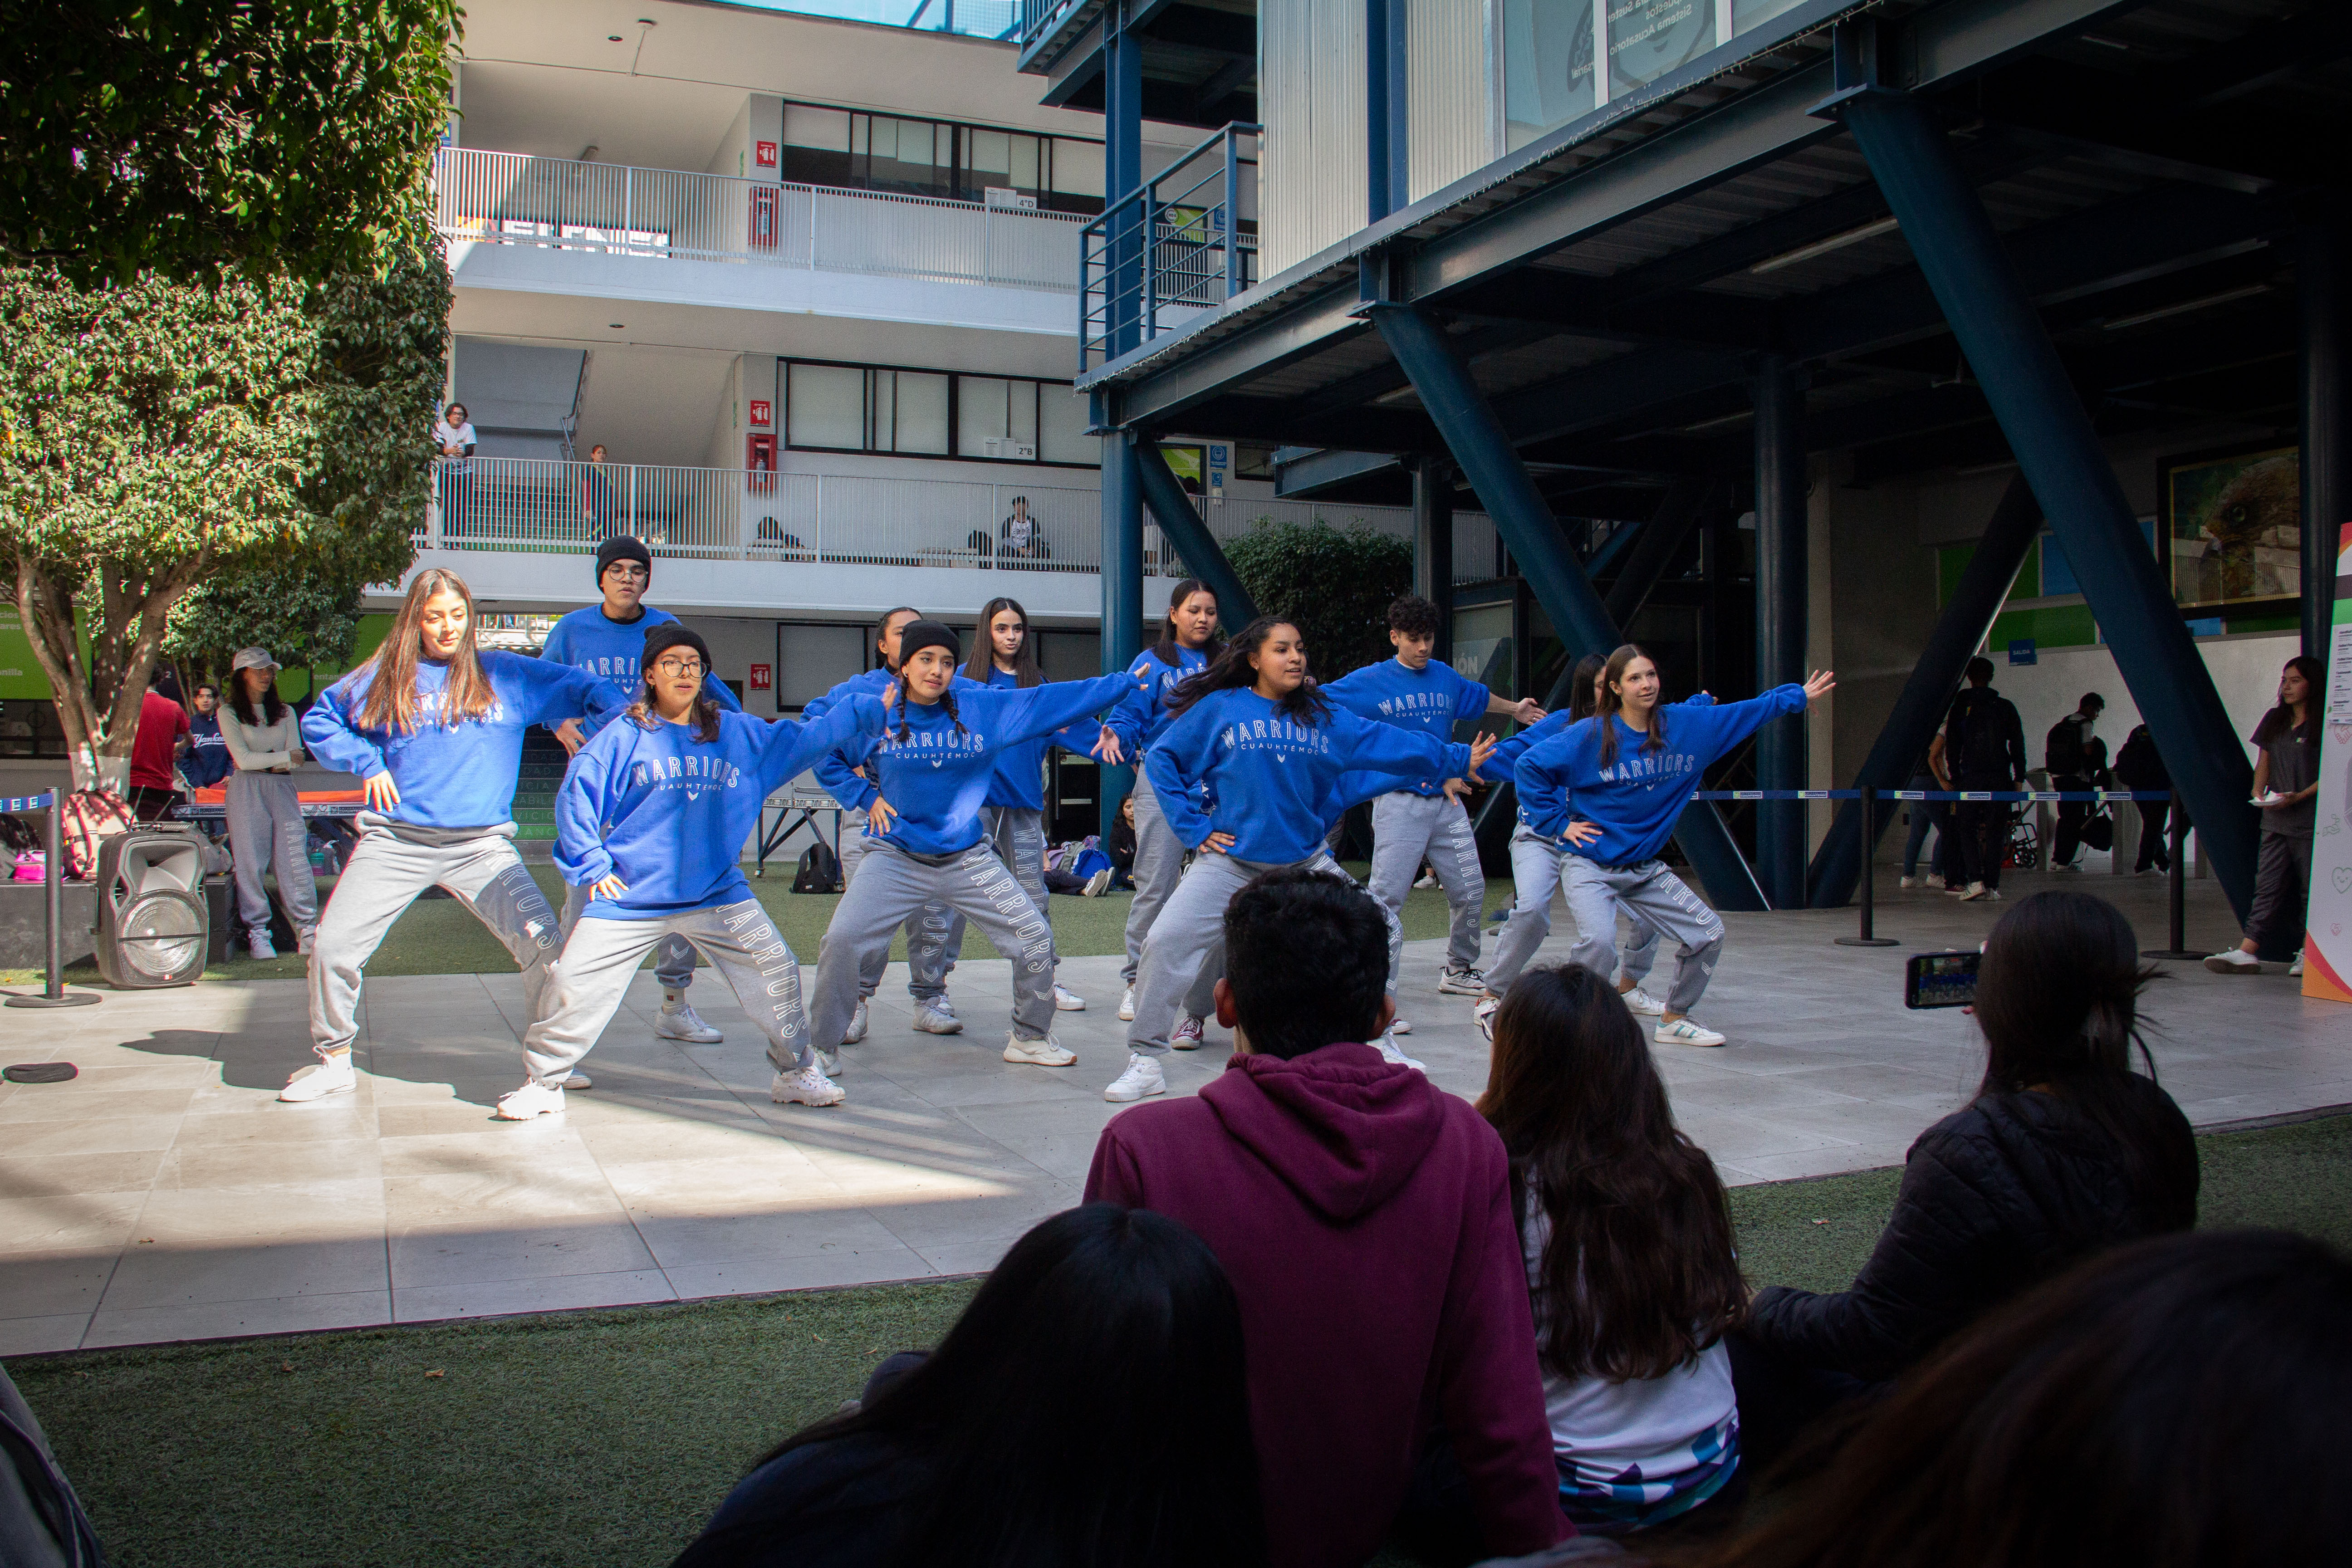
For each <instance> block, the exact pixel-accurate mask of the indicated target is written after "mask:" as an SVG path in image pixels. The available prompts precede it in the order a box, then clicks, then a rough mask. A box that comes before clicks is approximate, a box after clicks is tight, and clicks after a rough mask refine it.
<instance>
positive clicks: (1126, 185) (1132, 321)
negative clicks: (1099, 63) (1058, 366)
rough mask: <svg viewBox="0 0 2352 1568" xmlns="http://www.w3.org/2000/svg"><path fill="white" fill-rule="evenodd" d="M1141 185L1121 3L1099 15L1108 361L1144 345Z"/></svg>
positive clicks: (1132, 51)
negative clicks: (1107, 250)
mask: <svg viewBox="0 0 2352 1568" xmlns="http://www.w3.org/2000/svg"><path fill="white" fill-rule="evenodd" d="M1142 185H1143V40H1142V39H1140V38H1139V37H1135V36H1134V35H1133V34H1131V33H1129V31H1128V30H1127V4H1126V0H1112V4H1111V5H1110V6H1109V7H1108V9H1107V10H1106V11H1105V12H1104V16H1103V195H1104V196H1105V199H1106V201H1107V203H1108V206H1107V208H1106V210H1108V211H1110V212H1112V213H1113V214H1114V215H1115V216H1113V218H1112V220H1111V225H1110V236H1109V238H1110V256H1109V258H1108V260H1109V265H1108V268H1106V270H1107V271H1108V275H1109V285H1108V287H1109V299H1108V301H1107V304H1108V310H1107V311H1106V315H1107V317H1108V320H1107V321H1105V323H1104V326H1105V330H1106V331H1108V333H1109V335H1110V353H1111V357H1112V358H1114V359H1116V358H1117V357H1118V356H1119V355H1120V354H1123V353H1127V352H1129V350H1131V349H1133V348H1136V347H1137V346H1139V344H1140V343H1141V342H1143V317H1144V297H1143V290H1144V287H1145V279H1144V273H1145V261H1146V258H1147V255H1148V249H1149V245H1148V241H1149V235H1148V234H1147V232H1146V230H1145V227H1144V214H1143V204H1142V202H1141V200H1140V199H1137V200H1135V201H1131V202H1129V203H1128V205H1125V206H1121V205H1119V204H1120V202H1121V201H1122V200H1125V199H1126V198H1128V197H1129V196H1132V195H1135V194H1136V193H1137V192H1138V191H1139V190H1140V189H1141V188H1142Z"/></svg>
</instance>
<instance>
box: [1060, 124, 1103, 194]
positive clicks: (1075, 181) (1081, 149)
mask: <svg viewBox="0 0 2352 1568" xmlns="http://www.w3.org/2000/svg"><path fill="white" fill-rule="evenodd" d="M1054 189H1055V190H1056V191H1058V192H1061V193H1062V194H1064V195H1073V196H1099V195H1102V194H1103V150H1102V143H1101V142H1076V141H1072V140H1071V139H1069V138H1068V137H1065V136H1056V137H1055V138H1054Z"/></svg>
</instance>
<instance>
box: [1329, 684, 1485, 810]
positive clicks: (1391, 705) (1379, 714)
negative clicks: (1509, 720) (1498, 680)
mask: <svg viewBox="0 0 2352 1568" xmlns="http://www.w3.org/2000/svg"><path fill="white" fill-rule="evenodd" d="M1323 695H1324V696H1326V697H1328V698H1329V699H1330V700H1332V701H1334V702H1337V703H1339V705H1340V706H1341V707H1343V708H1345V709H1347V710H1348V711H1349V712H1350V713H1353V714H1355V715H1356V716H1357V717H1358V718H1360V719H1376V720H1379V721H1381V722H1383V723H1388V724H1397V725H1401V726H1402V727H1403V728H1405V729H1408V730H1418V731H1422V732H1423V733H1424V734H1429V735H1434V736H1436V737H1437V738H1438V739H1439V740H1441V741H1451V740H1452V739H1453V738H1454V725H1455V724H1457V723H1459V722H1461V721H1463V720H1465V719H1476V718H1479V717H1481V716H1482V715H1484V714H1485V713H1486V703H1487V701H1488V700H1489V696H1490V694H1489V693H1488V691H1487V690H1486V688H1485V687H1484V686H1481V685H1480V684H1479V683H1478V682H1476V681H1475V680H1472V679H1468V678H1467V677H1465V675H1463V674H1462V673H1461V671H1459V670H1457V669H1455V668H1454V667H1453V666H1452V665H1450V664H1440V663H1438V662H1437V660H1435V659H1431V660H1430V661H1429V663H1428V664H1426V665H1425V666H1423V668H1419V669H1411V668H1406V666H1405V663H1404V661H1403V660H1402V659H1396V658H1384V659H1382V660H1381V662H1380V663H1378V664H1368V665H1366V666H1364V668H1361V669H1353V670H1349V672H1348V673H1347V674H1345V675H1343V676H1341V677H1340V678H1339V679H1337V680H1335V681H1333V682H1332V683H1331V684H1330V685H1328V686H1327V687H1325V688H1323ZM1444 785H1445V781H1444V779H1415V780H1413V781H1412V783H1411V784H1407V785H1405V786H1404V787H1405V789H1406V790H1407V791H1408V792H1410V793H1412V794H1413V795H1437V794H1439V793H1440V792H1441V791H1442V790H1443V789H1444ZM1389 787H1390V789H1391V790H1393V789H1394V788H1395V787H1396V786H1395V785H1394V784H1391V785H1390V786H1389Z"/></svg>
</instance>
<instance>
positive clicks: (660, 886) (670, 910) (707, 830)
mask: <svg viewBox="0 0 2352 1568" xmlns="http://www.w3.org/2000/svg"><path fill="white" fill-rule="evenodd" d="M881 728H882V704H881V703H879V702H877V701H876V700H874V699H873V698H871V697H860V698H856V699H854V700H850V701H847V702H843V703H837V704H835V706H834V708H833V709H832V710H831V711H829V712H828V713H826V714H825V716H824V718H822V719H818V720H814V721H810V722H806V723H794V722H793V721H791V720H789V719H781V720H775V721H769V720H766V719H758V718H754V717H752V716H751V714H749V713H742V712H734V713H722V714H720V715H719V739H718V740H716V741H713V742H709V743H708V744H706V743H704V742H701V741H698V740H697V739H696V738H695V735H696V730H695V726H693V725H692V724H672V723H668V722H666V721H660V720H656V721H655V724H654V727H653V728H652V729H650V730H648V729H646V727H645V726H644V725H643V724H640V723H638V722H636V721H634V720H630V719H621V720H617V721H614V722H612V723H608V724H606V725H605V726H604V729H602V730H601V731H598V732H597V734H596V738H595V739H594V740H593V741H591V742H588V743H587V744H586V745H585V746H583V747H581V748H580V754H579V755H578V756H576V757H574V758H573V759H572V768H571V771H570V773H567V774H566V775H565V777H564V780H563V789H562V793H561V794H560V795H557V796H556V799H555V865H556V868H557V869H558V870H560V871H562V873H563V879H564V880H565V881H567V882H569V883H571V884H572V886H574V887H580V888H584V887H588V886H591V885H593V884H594V883H597V882H601V881H603V880H604V879H605V878H606V877H608V876H618V877H619V878H620V879H621V880H622V881H624V882H625V883H626V884H628V888H627V890H626V891H625V892H624V893H623V894H622V895H621V896H620V897H619V898H617V899H592V900H589V901H588V907H587V908H586V909H585V910H583V913H584V914H586V915H588V916H590V917H591V918H593V919H596V920H615V921H641V920H656V919H658V918H660V917H661V916H663V915H675V914H684V913H686V912H687V911H688V910H708V909H713V908H716V907H717V906H719V905H721V904H739V903H741V902H742V901H743V900H746V899H749V898H750V897H751V884H749V883H748V882H746V881H744V879H743V868H742V865H741V864H740V858H741V855H742V849H743V841H744V840H745V839H746V838H748V837H751V832H752V830H753V829H754V828H756V827H757V826H759V822H760V803H761V801H763V800H765V799H767V798H768V792H769V791H770V790H772V789H774V788H776V787H777V786H779V785H780V784H783V783H785V782H786V781H787V780H789V779H791V778H792V776H793V774H794V773H799V772H800V771H801V770H802V769H803V768H805V767H807V766H808V765H809V764H810V763H812V762H814V761H815V760H816V758H817V756H818V754H819V753H821V752H825V751H828V750H830V749H832V748H833V747H835V746H838V745H840V744H842V743H843V742H847V741H850V740H852V739H855V738H856V737H857V736H860V735H872V734H876V733H878V732H879V731H880V730H881Z"/></svg>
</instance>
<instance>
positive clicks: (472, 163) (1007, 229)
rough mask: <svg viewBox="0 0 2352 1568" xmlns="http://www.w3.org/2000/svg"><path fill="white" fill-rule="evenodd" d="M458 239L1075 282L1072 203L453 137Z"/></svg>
mask: <svg viewBox="0 0 2352 1568" xmlns="http://www.w3.org/2000/svg"><path fill="white" fill-rule="evenodd" d="M434 204H435V222H436V226H437V227H438V228H439V230H440V232H441V233H442V235H443V236H445V237H447V238H449V239H452V240H470V241H472V242H474V243H477V244H483V245H513V246H530V247H538V248H541V249H555V250H571V251H583V252H587V253H590V254H593V255H604V256H630V257H651V258H657V259H666V260H690V261H720V262H730V263H740V264H750V265H753V266H764V267H787V268H801V269H803V270H810V271H819V272H856V273H865V274H868V275H872V276H877V277H889V278H926V279H942V280H945V281H950V282H958V283H992V284H997V285H1000V286H1003V287H1006V288H1014V289H1051V290H1055V291H1059V292H1075V291H1076V289H1077V287H1078V268H1077V266H1076V261H1075V258H1073V257H1072V256H1071V254H1070V250H1071V246H1070V237H1071V235H1072V233H1073V232H1074V231H1075V230H1076V229H1077V228H1078V227H1079V226H1082V225H1083V224H1084V223H1085V221H1086V220H1085V219H1084V218H1083V217H1080V216H1075V215H1072V214H1066V213H1048V212H1033V211H1029V210H1027V209H1025V208H1019V207H992V206H987V205H982V204H981V203H977V202H956V201H947V200H943V199H941V198H940V197H937V196H908V195H895V194H892V193H890V192H887V191H856V190H844V189H838V188H835V187H834V186H830V185H800V184H778V183H773V182H769V181H761V180H740V179H734V178H731V177H728V176H724V175H719V174H685V173H682V172H680V171H677V170H675V169H635V168H630V167H627V166H626V165H623V164H616V163H579V162H577V161H575V160H572V159H569V158H534V157H530V156H529V155H527V154H524V153H493V152H488V151H485V150H484V149H481V148H477V147H445V148H443V149H442V150H441V151H440V153H439V154H438V155H437V156H436V158H435V161H434Z"/></svg>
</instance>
